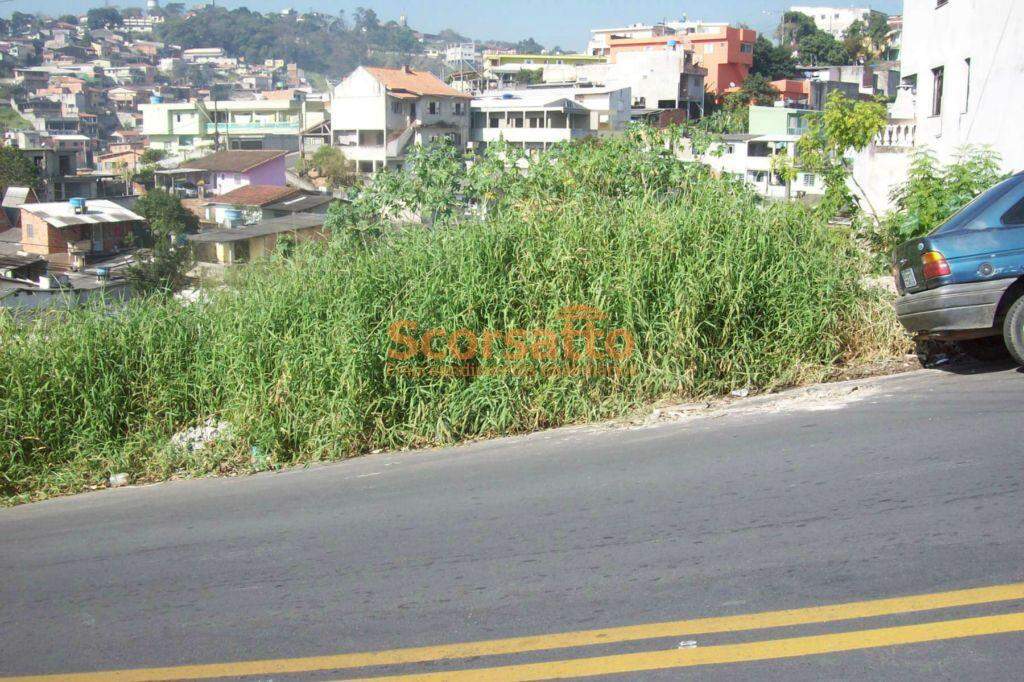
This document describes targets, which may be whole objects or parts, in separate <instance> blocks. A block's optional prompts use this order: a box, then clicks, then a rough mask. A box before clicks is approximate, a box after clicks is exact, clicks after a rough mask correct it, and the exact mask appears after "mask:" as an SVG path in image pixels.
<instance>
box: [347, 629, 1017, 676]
mask: <svg viewBox="0 0 1024 682" xmlns="http://www.w3.org/2000/svg"><path fill="white" fill-rule="evenodd" d="M1012 632H1024V613H1010V614H1006V615H1003V616H985V617H981V618H964V619H962V620H949V621H939V622H936V623H923V624H921V625H902V626H899V627H892V628H880V629H877V630H860V631H856V630H855V631H853V632H842V633H838V634H832V635H815V636H812V637H792V638H789V639H773V640H768V641H763V642H747V643H744V644H724V645H718V646H709V647H706V648H703V649H701V648H697V649H671V650H669V651H653V652H645V653H636V654H620V655H618V656H600V657H596V658H577V659H571V660H567V661H553V662H550V663H526V664H522V665H509V666H503V667H499V668H477V669H476V670H452V671H448V672H436V673H426V674H420V675H415V674H414V675H395V676H392V677H372V678H363V679H367V680H376V681H377V682H383V681H384V680H402V681H403V682H434V681H436V680H453V681H455V682H458V681H459V680H485V681H486V682H497V681H499V680H502V681H504V680H516V682H526V681H527V680H555V679H563V678H577V677H591V676H594V675H614V674H623V673H638V672H645V671H651V670H667V669H671V668H689V667H693V666H698V665H714V664H722V663H748V662H751V661H768V660H774V659H780V658H798V657H801V656H813V655H817V654H828V653H836V652H841V651H858V650H861V649H876V648H879V647H890V646H898V645H903V644H921V643H923V642H938V641H942V640H950V639H960V638H963V637H979V636H982V635H998V634H1005V633H1012Z"/></svg>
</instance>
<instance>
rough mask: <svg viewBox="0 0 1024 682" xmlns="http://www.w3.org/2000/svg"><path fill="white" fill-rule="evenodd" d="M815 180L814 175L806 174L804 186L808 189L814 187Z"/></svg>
mask: <svg viewBox="0 0 1024 682" xmlns="http://www.w3.org/2000/svg"><path fill="white" fill-rule="evenodd" d="M815 180H816V178H815V177H814V173H804V184H805V185H807V186H808V187H810V186H812V185H814V181H815Z"/></svg>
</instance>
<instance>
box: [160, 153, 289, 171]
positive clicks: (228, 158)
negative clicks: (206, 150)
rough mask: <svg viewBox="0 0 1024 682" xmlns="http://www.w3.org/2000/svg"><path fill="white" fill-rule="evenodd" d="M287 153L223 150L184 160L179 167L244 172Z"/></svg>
mask: <svg viewBox="0 0 1024 682" xmlns="http://www.w3.org/2000/svg"><path fill="white" fill-rule="evenodd" d="M287 153H288V152H286V151H284V150H283V149H261V150H255V149H253V150H238V149H236V150H224V151H219V152H214V153H213V154H209V155H208V156H203V157H201V158H198V159H192V160H190V161H185V162H184V163H182V164H181V165H180V166H179V168H181V169H187V170H203V171H212V172H215V173H244V172H246V171H248V170H252V169H253V168H256V167H257V166H261V165H263V164H265V163H267V162H268V161H273V160H274V159H276V158H279V157H281V156H284V155H285V154H287Z"/></svg>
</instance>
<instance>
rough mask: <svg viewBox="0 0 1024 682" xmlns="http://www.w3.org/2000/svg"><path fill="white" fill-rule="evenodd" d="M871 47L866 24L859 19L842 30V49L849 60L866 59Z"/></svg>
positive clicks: (869, 54)
mask: <svg viewBox="0 0 1024 682" xmlns="http://www.w3.org/2000/svg"><path fill="white" fill-rule="evenodd" d="M871 47H872V46H871V43H870V41H869V39H868V34H867V26H866V25H865V24H864V22H863V21H861V20H860V19H858V20H857V21H855V22H853V23H852V24H850V25H849V26H848V27H847V29H846V31H844V32H843V49H845V50H846V53H847V54H848V55H849V56H850V58H851V60H853V61H857V60H859V59H868V58H869V57H871V53H872V49H871Z"/></svg>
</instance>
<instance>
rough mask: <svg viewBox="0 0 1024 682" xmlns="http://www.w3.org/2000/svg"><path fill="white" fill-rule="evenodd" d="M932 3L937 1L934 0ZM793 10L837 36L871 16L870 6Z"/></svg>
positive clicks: (798, 8) (806, 7) (810, 7)
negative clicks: (856, 22)
mask: <svg viewBox="0 0 1024 682" xmlns="http://www.w3.org/2000/svg"><path fill="white" fill-rule="evenodd" d="M932 4H933V5H934V4H935V2H934V0H933V2H932ZM789 9H790V11H792V12H801V13H803V14H806V15H807V16H809V17H810V18H811V19H814V23H815V25H817V27H818V28H820V29H821V30H822V31H826V32H828V33H831V34H832V35H833V36H835V37H836V38H842V37H843V34H844V33H845V32H846V29H848V28H850V25H851V24H852V23H853V22H855V21H863V22H864V23H865V24H867V22H868V20H869V19H870V18H871V8H869V7H828V6H821V5H794V6H792V7H790V8H789Z"/></svg>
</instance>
